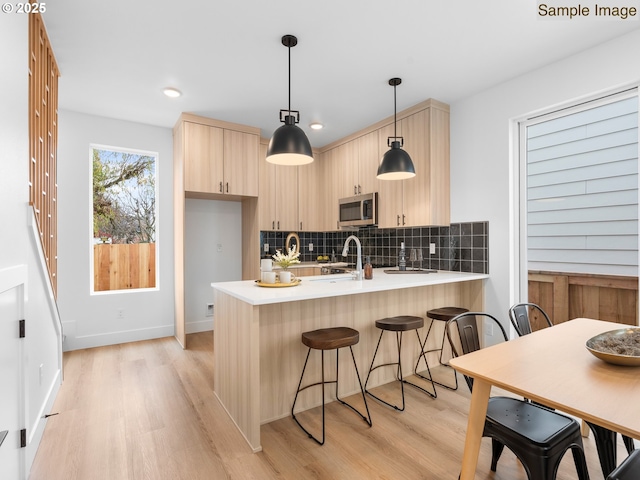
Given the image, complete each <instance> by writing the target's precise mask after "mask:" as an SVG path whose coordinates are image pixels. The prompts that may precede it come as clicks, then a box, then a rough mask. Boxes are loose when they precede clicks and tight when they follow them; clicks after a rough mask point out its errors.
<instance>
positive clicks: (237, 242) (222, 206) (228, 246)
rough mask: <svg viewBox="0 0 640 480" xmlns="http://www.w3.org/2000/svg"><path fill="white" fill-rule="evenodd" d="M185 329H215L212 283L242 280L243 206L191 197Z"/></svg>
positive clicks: (186, 249) (187, 224)
mask: <svg viewBox="0 0 640 480" xmlns="http://www.w3.org/2000/svg"><path fill="white" fill-rule="evenodd" d="M184 252H185V255H184V256H185V259H184V262H185V276H184V278H185V288H184V300H185V302H184V303H185V329H186V332H187V333H194V332H202V331H207V330H212V329H213V319H212V318H211V317H207V316H206V306H207V304H208V303H213V289H212V288H211V283H212V282H228V281H233V280H242V203H240V202H226V201H224V202H223V201H217V200H198V199H192V198H188V199H187V201H186V206H185V239H184Z"/></svg>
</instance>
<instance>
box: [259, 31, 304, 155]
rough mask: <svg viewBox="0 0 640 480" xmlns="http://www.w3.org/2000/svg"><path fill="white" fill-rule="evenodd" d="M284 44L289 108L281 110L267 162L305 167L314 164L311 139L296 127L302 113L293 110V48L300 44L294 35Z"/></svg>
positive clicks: (268, 151)
mask: <svg viewBox="0 0 640 480" xmlns="http://www.w3.org/2000/svg"><path fill="white" fill-rule="evenodd" d="M282 44H283V45H284V46H285V47H287V49H288V50H289V108H288V109H287V110H280V121H281V122H282V123H284V125H282V126H281V127H279V128H278V129H277V130H276V131H275V132H273V136H272V137H271V140H270V141H269V147H268V148H267V162H269V163H275V164H277V165H305V164H307V163H311V162H313V152H312V151H311V144H310V143H309V139H308V138H307V136H306V135H305V134H304V132H303V131H302V129H301V128H300V127H298V126H297V125H296V123H299V122H300V112H299V111H297V110H291V47H295V46H296V45H297V44H298V39H297V38H296V37H294V36H293V35H285V36H283V37H282Z"/></svg>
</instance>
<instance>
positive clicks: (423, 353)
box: [413, 319, 458, 391]
mask: <svg viewBox="0 0 640 480" xmlns="http://www.w3.org/2000/svg"><path fill="white" fill-rule="evenodd" d="M433 322H435V320H433V319H431V324H430V325H429V330H427V336H426V337H425V339H424V343H421V344H420V352H421V353H420V355H419V356H418V361H417V362H416V366H415V368H414V369H413V373H414V374H415V375H416V376H418V377H420V378H423V379H425V380H427V381H430V382H432V383H435V384H437V385H440V386H441V387H443V388H447V389H449V390H457V389H458V374H457V373H456V371H455V370H454V369H453V367H452V366H451V365H448V364H446V363H442V352H443V350H444V342H445V337H446V332H445V333H444V334H443V335H442V343H441V344H440V348H432V349H431V350H425V347H426V346H427V340H429V334H430V333H431V327H433ZM437 351H440V355H439V358H438V362H439V363H440V365H442V366H443V367H447V368H450V369H451V370H453V379H454V382H455V386H453V387H452V386H451V385H447V384H445V383H441V382H438V381H436V380H433V379H432V378H427V377H425V376H424V375H422V374H420V373H418V366H419V365H420V359H423V360H424V364H425V366H426V367H427V371H428V373H429V377H431V371H430V370H429V364H428V363H427V353H431V352H437ZM434 391H435V389H434Z"/></svg>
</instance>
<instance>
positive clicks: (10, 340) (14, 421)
mask: <svg viewBox="0 0 640 480" xmlns="http://www.w3.org/2000/svg"><path fill="white" fill-rule="evenodd" d="M15 272H16V269H13V268H12V269H4V270H0V432H7V434H6V437H5V438H4V441H3V442H2V445H0V465H1V466H2V470H1V471H2V474H1V475H2V478H7V479H9V478H11V479H23V478H26V477H25V472H24V449H23V448H20V430H21V429H22V428H24V427H25V425H24V423H25V422H24V409H23V405H24V394H23V391H24V386H23V385H22V380H21V377H22V375H21V372H22V369H23V360H22V355H23V352H22V344H21V342H22V341H21V340H20V338H19V320H20V319H21V318H22V314H23V312H24V293H23V292H24V284H23V283H18V284H16V283H17V282H13V281H11V280H12V279H15V277H16V276H15ZM7 278H9V280H7ZM2 436H4V434H3V433H0V438H1V437H2Z"/></svg>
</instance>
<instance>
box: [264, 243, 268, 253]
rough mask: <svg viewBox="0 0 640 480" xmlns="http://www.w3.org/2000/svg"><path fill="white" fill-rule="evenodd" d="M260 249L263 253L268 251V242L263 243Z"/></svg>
mask: <svg viewBox="0 0 640 480" xmlns="http://www.w3.org/2000/svg"><path fill="white" fill-rule="evenodd" d="M262 249H263V250H264V253H269V244H268V243H265V244H264V246H263V247H262Z"/></svg>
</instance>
